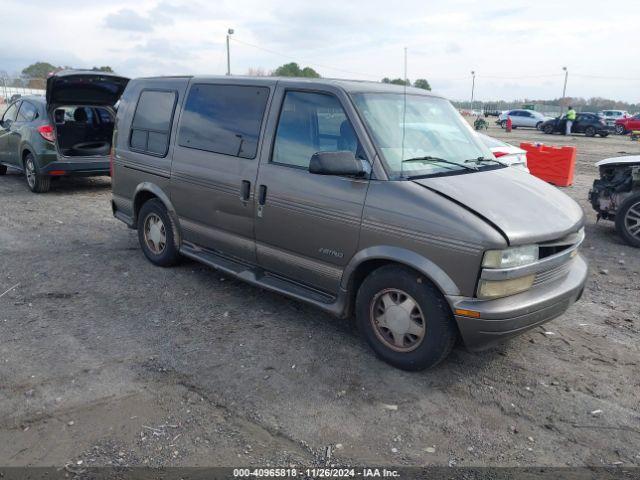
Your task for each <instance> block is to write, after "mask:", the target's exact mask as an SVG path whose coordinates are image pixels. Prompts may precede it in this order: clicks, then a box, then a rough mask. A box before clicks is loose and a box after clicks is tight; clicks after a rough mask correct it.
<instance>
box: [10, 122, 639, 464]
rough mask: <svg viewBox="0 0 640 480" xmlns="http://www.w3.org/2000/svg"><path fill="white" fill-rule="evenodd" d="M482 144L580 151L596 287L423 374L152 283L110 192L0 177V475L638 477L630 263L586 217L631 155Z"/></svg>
mask: <svg viewBox="0 0 640 480" xmlns="http://www.w3.org/2000/svg"><path fill="white" fill-rule="evenodd" d="M489 133H490V134H494V135H496V136H498V137H501V138H505V139H508V140H509V141H511V142H512V143H515V144H517V143H519V142H520V141H522V140H540V141H544V142H547V143H552V142H553V143H556V144H571V145H577V146H578V152H579V155H578V165H577V175H576V181H575V183H574V185H573V186H572V187H570V188H567V189H565V191H566V193H567V194H569V195H571V196H572V197H573V198H575V199H576V200H577V201H579V202H580V204H581V205H582V207H583V208H584V209H585V212H586V215H587V226H586V231H587V239H586V241H585V245H584V247H583V252H584V254H585V256H586V257H587V258H588V260H589V262H590V266H591V274H590V277H589V281H588V284H587V288H586V291H585V294H584V296H583V298H582V300H581V301H580V302H579V303H577V304H576V305H574V306H572V307H571V308H570V310H569V311H568V312H567V313H566V314H565V315H564V316H562V317H560V318H558V319H556V320H554V321H552V322H550V323H548V324H547V325H545V326H544V327H540V328H536V329H534V330H532V331H530V332H528V333H526V334H524V335H522V336H520V337H518V338H516V339H514V340H512V341H510V342H509V343H507V344H504V345H502V346H499V347H497V348H494V349H492V350H489V351H487V352H483V353H481V354H472V353H469V352H467V351H465V350H464V349H463V348H461V347H457V348H456V349H455V350H454V351H453V353H452V355H451V356H450V357H449V358H448V359H447V360H446V361H445V362H444V363H443V364H441V365H440V366H438V367H437V368H436V369H434V370H431V371H427V372H421V373H406V372H402V371H399V370H396V369H393V368H391V367H389V366H388V365H386V364H384V363H382V362H381V361H379V360H377V359H376V358H375V357H374V356H373V354H372V353H371V351H370V350H369V349H368V347H367V346H366V345H365V344H364V342H363V341H362V340H361V339H360V338H359V337H358V335H357V334H356V333H355V331H354V329H353V327H352V325H351V323H350V322H348V321H341V320H337V319H334V318H332V317H329V316H327V315H326V314H324V313H322V312H320V311H318V310H315V309H313V308H311V307H308V306H306V305H303V304H300V303H298V302H295V301H292V300H289V299H287V298H284V297H281V296H279V295H276V294H272V293H268V292H265V291H262V290H260V289H257V288H254V287H251V286H248V285H245V284H243V283H242V282H240V281H236V280H233V279H231V278H229V277H226V276H224V275H222V274H220V273H218V272H216V271H215V270H212V269H210V268H207V267H204V266H201V265H199V264H197V263H194V262H191V261H184V262H182V264H181V265H179V266H178V267H176V268H172V269H161V268H156V267H153V266H152V265H151V264H150V263H149V262H147V261H146V260H145V258H144V256H143V255H142V253H141V251H140V250H139V248H138V244H137V238H136V234H135V232H134V231H131V230H128V229H127V228H126V227H125V226H124V225H123V224H122V223H120V222H118V221H116V220H115V219H113V217H112V216H111V212H110V207H109V200H110V183H109V179H108V178H100V179H91V180H89V179H73V180H67V179H62V180H60V181H58V182H56V183H54V186H53V189H52V191H51V192H50V193H49V194H45V195H34V194H32V193H30V192H29V191H28V189H27V186H26V184H25V181H24V179H23V178H22V177H21V176H19V175H18V174H15V173H14V174H9V175H7V176H5V177H2V178H0V219H1V222H0V294H2V292H4V291H5V290H8V289H9V291H8V292H7V293H5V294H4V295H3V296H2V297H1V298H0V365H1V368H0V465H5V466H9V465H15V466H19V465H65V464H71V463H73V464H75V467H76V468H80V467H82V466H87V465H89V466H91V465H152V466H169V465H171V466H173V465H189V466H212V465H216V466H236V465H249V464H251V465H254V466H256V465H257V466H266V465H269V464H270V465H279V466H286V465H290V464H296V465H301V464H304V465H324V464H325V462H327V458H326V455H327V452H328V447H330V450H331V462H332V463H337V464H347V463H350V464H359V465H363V464H372V463H375V464H390V465H460V466H494V465H505V466H523V465H541V466H542V465H545V466H566V465H571V466H582V465H593V466H601V465H625V466H631V465H640V406H639V402H638V398H640V383H639V382H640V380H639V376H638V372H639V371H640V368H639V362H640V356H639V350H640V349H639V347H638V336H639V332H640V314H639V311H640V294H639V292H640V274H639V272H640V255H639V253H640V252H639V251H638V250H635V249H633V248H631V247H628V246H626V245H625V244H623V243H622V241H621V240H620V239H619V238H618V237H617V236H616V234H615V232H614V229H613V225H612V224H611V223H610V222H601V223H599V224H596V222H595V213H594V212H593V211H592V210H591V209H590V207H589V205H588V203H587V200H586V196H587V191H588V189H589V186H590V184H591V182H592V180H593V178H594V177H595V175H596V168H595V167H594V166H593V162H594V161H596V160H599V159H601V158H605V157H608V156H614V155H617V154H618V153H619V152H628V153H640V145H639V144H637V143H632V142H630V141H629V140H628V139H627V138H621V137H616V136H613V137H609V138H606V139H600V138H594V139H588V138H583V137H577V136H576V137H568V138H566V137H562V136H554V137H549V136H545V135H543V134H540V133H537V132H534V131H531V130H524V129H518V130H516V131H514V132H512V133H511V134H506V133H504V132H503V131H501V130H499V129H498V128H496V127H492V128H491V130H490V132H489ZM16 285H17V286H16ZM14 286H15V288H11V287H14ZM79 462H81V463H79Z"/></svg>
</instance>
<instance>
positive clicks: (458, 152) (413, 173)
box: [353, 92, 502, 178]
mask: <svg viewBox="0 0 640 480" xmlns="http://www.w3.org/2000/svg"><path fill="white" fill-rule="evenodd" d="M353 99H354V102H355V105H356V108H357V109H358V110H359V111H360V114H361V116H362V117H363V118H364V121H365V123H366V124H367V127H368V128H369V130H370V132H371V134H372V136H373V141H374V142H375V143H376V146H377V147H378V149H379V151H380V153H381V154H382V161H383V163H384V165H385V169H386V170H387V174H388V175H389V176H390V177H392V178H414V177H422V176H434V175H446V174H457V173H471V172H475V171H478V170H483V169H486V168H496V166H498V167H501V166H502V165H501V164H500V163H498V162H497V161H496V160H495V158H494V156H493V154H492V153H491V151H490V150H489V149H488V148H487V147H486V146H485V145H483V144H482V142H480V141H479V140H478V138H477V136H476V135H475V134H474V131H473V129H472V128H471V126H470V125H469V124H468V123H467V122H466V121H465V120H464V119H463V118H462V117H461V116H460V114H459V113H458V111H457V110H456V109H455V108H454V107H453V105H451V103H449V101H447V100H445V99H442V98H437V97H429V96H424V95H413V94H407V95H404V94H402V93H380V92H376V93H357V94H354V95H353Z"/></svg>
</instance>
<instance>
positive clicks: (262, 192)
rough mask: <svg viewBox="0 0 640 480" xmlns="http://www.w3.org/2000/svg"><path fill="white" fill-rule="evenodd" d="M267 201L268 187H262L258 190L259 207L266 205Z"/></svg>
mask: <svg viewBox="0 0 640 480" xmlns="http://www.w3.org/2000/svg"><path fill="white" fill-rule="evenodd" d="M266 201H267V186H266V185H260V189H259V190H258V205H264V204H265V203H266Z"/></svg>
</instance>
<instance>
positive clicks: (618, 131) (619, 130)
mask: <svg viewBox="0 0 640 480" xmlns="http://www.w3.org/2000/svg"><path fill="white" fill-rule="evenodd" d="M615 129H616V134H618V135H624V134H625V133H627V131H626V130H625V129H624V125H616V127H615Z"/></svg>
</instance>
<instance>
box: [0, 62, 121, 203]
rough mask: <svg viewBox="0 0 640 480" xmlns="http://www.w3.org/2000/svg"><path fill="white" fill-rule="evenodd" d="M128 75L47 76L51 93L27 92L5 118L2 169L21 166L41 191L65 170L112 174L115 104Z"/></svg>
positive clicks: (0, 129)
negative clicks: (110, 154)
mask: <svg viewBox="0 0 640 480" xmlns="http://www.w3.org/2000/svg"><path fill="white" fill-rule="evenodd" d="M127 81H128V80H127V79H125V78H123V77H118V76H116V75H110V74H105V73H101V72H100V73H98V72H83V71H65V72H59V73H57V74H55V75H53V76H51V77H49V78H48V79H47V94H46V97H42V96H23V97H21V98H19V99H18V100H16V101H15V102H13V103H12V104H10V105H9V107H8V108H7V109H6V110H5V112H4V114H3V115H2V119H1V120H0V175H3V174H5V173H6V171H7V167H13V168H16V169H18V170H21V171H23V172H24V174H25V178H26V181H27V185H28V186H29V188H30V189H31V190H32V191H33V192H36V193H42V192H46V191H48V190H49V188H50V186H51V179H52V178H57V177H63V176H91V175H109V173H110V170H109V166H110V165H109V151H110V149H111V138H112V136H113V128H114V119H115V111H114V108H113V105H114V104H115V102H116V101H117V100H118V98H119V97H120V94H121V93H122V91H123V90H124V87H125V86H126V84H127Z"/></svg>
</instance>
